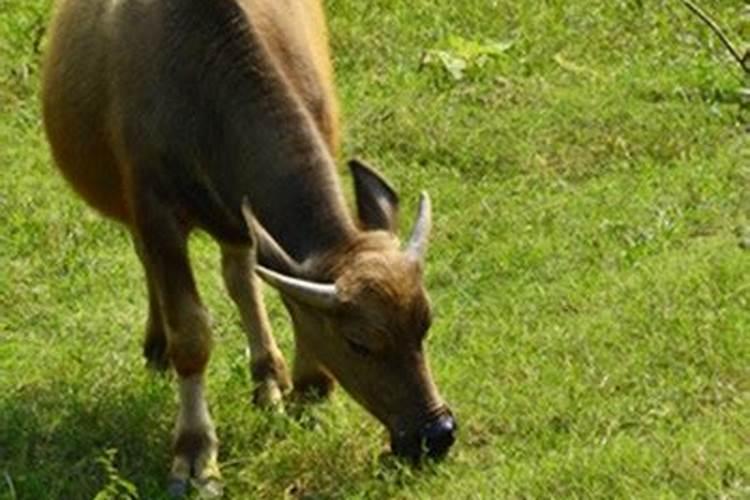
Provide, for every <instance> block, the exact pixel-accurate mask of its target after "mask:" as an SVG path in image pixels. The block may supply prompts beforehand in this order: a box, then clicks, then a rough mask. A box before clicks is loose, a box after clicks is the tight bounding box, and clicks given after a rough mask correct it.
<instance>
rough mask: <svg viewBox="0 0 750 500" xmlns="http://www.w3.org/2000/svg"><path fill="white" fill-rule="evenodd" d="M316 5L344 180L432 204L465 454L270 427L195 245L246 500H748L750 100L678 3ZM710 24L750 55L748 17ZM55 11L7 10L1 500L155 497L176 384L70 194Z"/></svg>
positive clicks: (126, 254) (436, 274)
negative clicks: (349, 177) (149, 368)
mask: <svg viewBox="0 0 750 500" xmlns="http://www.w3.org/2000/svg"><path fill="white" fill-rule="evenodd" d="M326 3H327V6H328V12H329V21H330V25H331V31H332V44H333V48H334V52H335V63H336V70H337V79H338V86H339V93H340V95H341V100H342V105H343V115H344V121H345V127H346V129H345V136H344V143H345V144H344V149H345V154H346V155H347V156H349V155H359V156H362V157H365V158H368V159H370V160H372V161H373V162H374V163H375V164H377V165H378V166H379V167H380V168H381V170H382V171H383V172H384V173H385V174H386V175H387V176H388V177H389V178H390V179H391V180H392V182H393V183H394V184H395V185H396V186H398V188H399V189H400V191H401V193H402V198H403V199H404V206H405V207H407V210H412V209H413V207H414V206H415V204H416V196H417V193H418V192H419V191H420V190H422V189H427V190H428V191H429V192H430V194H431V195H432V198H433V200H434V205H435V212H436V214H435V216H436V220H435V229H434V237H433V241H432V246H431V253H430V256H429V268H428V276H427V281H428V288H429V289H430V291H431V295H432V297H433V300H434V303H435V308H436V313H437V318H436V321H435V323H434V327H433V330H432V334H431V336H430V339H429V346H428V349H429V352H430V356H431V360H432V364H433V368H434V372H435V374H436V378H437V381H438V383H439V386H440V388H441V391H442V392H443V394H444V396H445V397H446V398H447V399H448V401H449V402H450V403H451V404H452V406H453V408H454V410H455V412H456V414H457V416H458V418H459V420H460V424H461V432H460V437H459V442H458V444H457V445H456V447H455V449H454V452H453V453H452V454H451V455H450V456H449V458H448V459H447V460H445V461H444V462H443V463H440V464H437V465H428V466H426V467H423V468H421V469H414V468H410V467H407V466H404V465H401V464H398V463H395V462H393V461H392V460H388V459H383V458H381V456H380V454H381V452H382V450H383V447H384V445H385V441H386V436H385V433H384V431H383V430H382V429H381V428H380V427H379V426H378V425H377V424H376V423H375V421H374V420H373V419H372V418H370V417H369V416H367V415H366V414H365V413H364V412H363V411H362V410H361V409H359V408H358V407H357V406H356V405H355V404H354V403H353V402H352V401H351V400H350V399H349V398H348V397H347V396H346V395H345V394H344V393H343V392H342V391H337V392H336V393H335V395H334V397H333V399H332V400H331V401H330V402H328V403H326V404H325V405H322V406H319V407H316V408H313V409H311V410H310V412H309V414H308V415H307V416H306V417H305V418H303V419H302V420H295V419H292V418H290V417H286V416H281V415H273V414H268V413H264V412H261V411H258V410H256V409H254V408H252V407H251V406H250V405H249V404H248V402H249V392H250V389H249V382H248V378H249V377H248V375H247V371H246V368H245V359H244V354H243V349H244V342H243V335H242V334H241V331H240V327H239V320H238V315H237V314H236V312H235V311H234V309H233V307H232V306H231V304H230V301H229V300H228V299H227V298H226V296H225V294H224V292H223V290H222V286H221V282H220V276H219V272H218V268H219V261H218V256H217V252H216V249H215V247H214V245H213V244H212V243H211V242H210V241H209V240H208V239H207V238H205V237H203V236H197V237H196V238H195V240H194V244H193V247H192V253H193V256H194V260H195V262H196V268H197V272H198V274H199V279H200V284H201V290H202V293H203V296H204V298H205V301H206V302H207V303H208V305H209V307H210V309H211V310H212V312H213V317H214V332H215V336H216V338H217V348H216V350H215V354H214V356H213V359H212V362H211V365H210V370H209V391H210V394H209V398H210V404H211V407H212V410H213V413H214V416H215V420H216V422H217V425H218V432H219V435H220V437H221V440H222V445H221V451H220V454H221V455H220V459H221V462H222V464H223V471H224V473H225V476H226V481H227V493H228V496H229V498H282V497H287V498H450V499H453V498H553V497H554V498H595V497H608V498H609V497H620V498H737V499H739V498H748V497H750V309H749V306H750V254H748V250H747V248H749V247H750V143H749V142H748V135H747V132H748V123H749V121H750V120H749V118H750V108H749V107H748V103H747V102H743V98H742V97H741V96H742V95H743V94H742V89H743V87H744V88H745V89H747V87H748V86H749V85H750V82H748V80H747V79H745V80H743V75H742V73H741V71H740V69H739V66H737V65H736V64H735V63H734V62H733V61H732V60H731V59H730V58H729V57H728V55H727V53H726V52H725V51H724V49H723V48H722V47H721V46H720V44H719V42H718V40H716V39H715V37H714V36H713V35H712V34H711V33H710V32H708V31H707V30H706V28H705V27H704V26H703V25H702V24H701V23H700V22H699V21H698V20H697V19H696V18H694V17H692V16H691V15H690V14H689V13H687V11H685V10H684V9H683V8H682V7H681V4H680V2H677V1H659V2H640V1H635V0H632V1H625V0H618V1H614V0H613V1H608V2H588V1H582V0H576V1H570V2H562V1H559V2H558V1H547V2H532V1H524V2H513V1H510V0H498V1H488V0H466V1H463V2H447V1H439V2H427V1H424V0H410V1H407V0H381V1H372V2H352V1H350V0H328V1H327V2H326ZM703 3H704V5H705V7H706V8H708V9H709V10H711V11H712V12H713V13H714V14H715V15H716V17H717V19H719V20H720V22H721V23H722V25H724V26H725V28H726V29H727V31H728V32H729V33H730V34H731V35H732V36H733V38H734V39H735V40H737V41H738V42H741V41H743V40H745V41H747V40H748V39H750V18H749V17H748V15H749V14H748V11H747V5H744V6H743V5H740V3H741V2H737V1H736V0H711V1H708V0H705V1H704V2H703ZM48 12H49V2H48V1H46V0H45V1H36V2H33V1H26V0H0V165H2V169H0V498H2V499H6V498H7V499H13V498H18V499H27V498H28V499H37V498H53V499H56V498H60V499H73V498H93V497H94V496H96V495H97V493H99V492H107V491H108V492H109V493H108V494H110V495H111V497H116V496H117V495H118V494H119V495H127V494H128V493H127V492H128V490H129V488H130V489H131V490H132V489H135V490H136V491H137V493H138V494H139V495H140V497H141V498H146V499H152V498H161V497H162V496H163V491H164V484H165V476H166V472H167V469H168V463H169V435H170V430H171V427H172V419H173V415H174V413H175V410H176V402H175V396H174V388H173V383H172V382H171V381H170V380H168V379H163V378H159V377H155V376H153V375H150V374H149V373H147V372H146V371H145V370H144V368H143V362H142V359H141V355H140V341H141V332H142V327H143V324H144V322H145V310H146V299H145V286H144V284H143V279H142V271H141V268H140V266H139V264H138V262H137V259H136V257H135V256H134V254H133V252H132V249H131V244H130V242H129V240H128V238H127V236H126V234H125V233H124V232H123V231H122V230H121V229H120V228H118V227H116V226H115V225H114V224H112V223H110V222H107V221H104V220H102V219H100V218H98V217H97V216H96V215H95V214H93V213H92V211H91V210H89V209H88V208H86V207H85V206H84V204H83V203H82V202H81V201H80V200H78V199H76V197H75V196H74V195H73V194H72V193H71V192H70V190H69V189H68V188H67V187H66V186H65V185H64V182H63V181H62V180H61V179H60V177H59V176H57V175H56V174H55V173H54V170H53V168H52V166H51V161H50V157H49V152H48V150H47V148H46V145H45V141H44V138H43V135H42V131H41V126H40V118H39V106H38V102H37V93H38V84H39V79H38V60H39V54H38V48H39V46H40V44H41V43H42V40H43V38H42V34H43V31H42V27H43V26H44V25H45V23H46V20H47V18H48V15H49V14H48ZM451 38H453V41H451ZM457 40H458V41H457ZM473 42H476V43H475V44H473ZM495 42H502V43H505V44H508V45H509V48H507V50H504V51H500V53H498V54H496V55H490V56H487V57H486V60H484V61H480V60H479V59H481V58H478V57H477V56H476V54H472V53H470V52H471V50H470V47H471V46H474V47H475V48H476V46H479V47H486V46H489V44H491V43H495ZM467 47H469V48H467ZM435 51H444V53H445V54H447V55H448V56H449V57H452V58H454V59H455V58H458V59H461V58H463V60H464V62H465V63H466V64H467V68H466V71H465V73H464V76H463V78H462V79H461V80H455V79H454V78H453V77H452V76H451V75H450V74H449V73H448V72H447V71H446V70H445V69H444V68H443V67H442V66H441V65H440V64H439V63H436V62H425V61H424V55H425V54H426V53H433V54H434V53H435ZM482 62H483V63H482ZM745 92H747V90H745ZM745 95H746V94H745ZM347 183H348V181H347ZM347 189H349V188H348V185H347ZM410 218H411V217H405V219H407V220H406V221H405V225H407V224H408V223H409V222H410V220H408V219H410ZM743 242H744V243H743ZM743 247H744V248H745V249H744V250H743ZM269 296H270V294H269ZM269 299H270V300H269V303H270V305H271V315H272V321H273V325H274V327H275V332H276V337H277V339H278V340H279V342H280V344H281V346H282V348H283V350H284V351H285V352H286V353H287V354H290V353H291V351H292V349H293V346H292V342H291V333H290V326H289V324H288V322H287V318H286V316H285V313H284V311H283V310H282V308H281V307H280V305H279V303H278V301H277V300H276V299H275V297H269ZM308 417H309V418H308ZM108 488H109V489H108ZM113 492H114V493H113Z"/></svg>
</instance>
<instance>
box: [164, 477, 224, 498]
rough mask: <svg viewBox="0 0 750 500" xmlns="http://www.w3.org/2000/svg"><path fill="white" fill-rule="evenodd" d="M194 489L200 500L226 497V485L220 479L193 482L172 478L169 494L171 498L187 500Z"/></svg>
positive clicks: (168, 489)
mask: <svg viewBox="0 0 750 500" xmlns="http://www.w3.org/2000/svg"><path fill="white" fill-rule="evenodd" d="M191 486H192V489H193V490H195V491H196V492H197V493H198V497H199V498H221V497H222V496H224V483H223V482H222V481H221V480H220V479H213V478H212V479H207V480H196V479H194V480H192V481H188V480H187V479H178V478H171V479H170V480H169V485H168V486H167V494H168V495H169V496H170V497H171V498H185V497H186V496H187V495H188V493H189V492H190V490H191Z"/></svg>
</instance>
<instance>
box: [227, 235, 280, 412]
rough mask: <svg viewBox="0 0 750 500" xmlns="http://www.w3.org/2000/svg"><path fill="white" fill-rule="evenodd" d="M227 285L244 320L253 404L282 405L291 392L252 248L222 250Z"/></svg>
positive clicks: (229, 247) (231, 247)
mask: <svg viewBox="0 0 750 500" xmlns="http://www.w3.org/2000/svg"><path fill="white" fill-rule="evenodd" d="M221 265H222V274H223V276H224V283H225V285H226V287H227V291H228V292H229V295H230V297H232V300H233V301H234V303H235V305H236V306H237V309H238V310H239V312H240V316H241V317H242V323H243V325H244V327H245V334H246V336H247V343H248V347H249V349H250V373H251V375H252V379H253V382H254V383H255V388H254V390H253V401H254V402H255V404H257V405H259V406H276V405H279V404H281V400H282V396H283V393H284V392H285V391H286V390H287V389H289V386H290V383H289V375H288V372H287V368H286V363H285V362H284V357H283V356H282V354H281V351H279V348H278V347H277V346H276V342H275V341H274V338H273V335H271V327H270V324H269V321H268V314H267V313H266V308H265V306H264V304H263V295H262V293H261V284H260V280H259V279H258V277H257V276H256V275H255V270H254V266H255V255H254V252H253V251H252V249H251V248H250V247H244V246H241V247H234V246H229V245H224V246H222V248H221Z"/></svg>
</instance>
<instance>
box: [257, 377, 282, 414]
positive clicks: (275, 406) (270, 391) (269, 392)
mask: <svg viewBox="0 0 750 500" xmlns="http://www.w3.org/2000/svg"><path fill="white" fill-rule="evenodd" d="M283 400H284V393H283V391H282V390H281V387H279V384H278V383H276V381H275V380H272V379H269V380H266V381H264V382H261V383H259V384H258V385H257V386H256V387H255V389H254V390H253V404H254V405H255V406H258V407H259V408H267V409H272V410H281V411H283V409H284V402H283Z"/></svg>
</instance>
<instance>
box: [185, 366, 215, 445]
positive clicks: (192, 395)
mask: <svg viewBox="0 0 750 500" xmlns="http://www.w3.org/2000/svg"><path fill="white" fill-rule="evenodd" d="M179 385H180V388H179V392H180V413H179V416H178V419H177V431H178V432H179V431H182V430H204V429H206V428H208V429H211V430H213V423H212V422H211V415H210V414H209V413H208V404H207V403H206V399H205V396H204V390H203V376H202V375H200V374H196V375H192V376H190V377H184V378H182V377H181V378H180V380H179Z"/></svg>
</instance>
